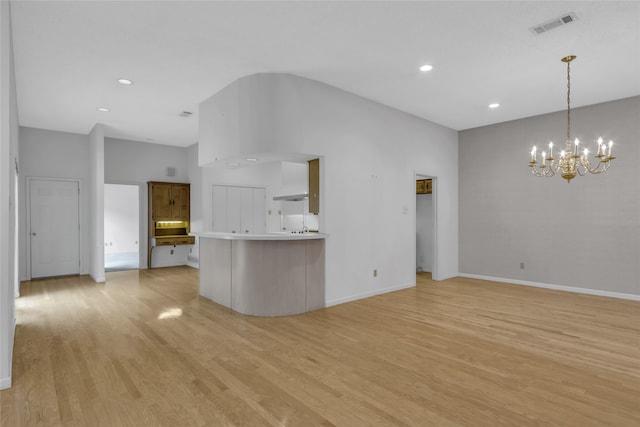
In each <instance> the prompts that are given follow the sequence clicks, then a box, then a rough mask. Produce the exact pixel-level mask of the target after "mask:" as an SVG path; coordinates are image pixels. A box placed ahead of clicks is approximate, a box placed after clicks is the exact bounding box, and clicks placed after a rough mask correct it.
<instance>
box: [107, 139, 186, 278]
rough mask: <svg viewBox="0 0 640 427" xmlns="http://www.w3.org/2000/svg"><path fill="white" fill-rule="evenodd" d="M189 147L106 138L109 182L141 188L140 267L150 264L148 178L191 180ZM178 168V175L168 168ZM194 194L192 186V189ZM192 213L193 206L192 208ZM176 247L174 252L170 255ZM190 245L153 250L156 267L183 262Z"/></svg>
mask: <svg viewBox="0 0 640 427" xmlns="http://www.w3.org/2000/svg"><path fill="white" fill-rule="evenodd" d="M187 152H188V149H187V148H182V147H172V146H168V145H161V144H151V143H148V142H138V141H129V140H122V139H115V138H105V143H104V164H105V166H104V168H105V173H104V179H105V182H106V183H108V184H136V185H139V187H140V192H139V194H140V210H139V211H140V267H141V268H144V267H145V266H146V265H147V244H148V234H149V228H148V226H149V225H148V222H147V217H148V209H147V208H148V205H147V197H148V196H147V181H168V182H189V167H188V162H187V158H188V156H187ZM168 167H173V168H175V169H176V176H173V177H169V176H167V175H166V174H167V168H168ZM191 191H192V193H193V188H192V189H191ZM191 211H192V212H193V207H192V208H191ZM172 249H173V251H174V253H173V254H171V250H172ZM189 249H192V247H191V246H190V245H188V246H177V247H175V248H173V247H157V248H154V249H153V259H154V263H153V266H154V267H167V266H172V265H184V264H186V262H187V256H188V254H189Z"/></svg>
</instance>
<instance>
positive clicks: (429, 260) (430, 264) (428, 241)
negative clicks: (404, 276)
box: [415, 173, 438, 280]
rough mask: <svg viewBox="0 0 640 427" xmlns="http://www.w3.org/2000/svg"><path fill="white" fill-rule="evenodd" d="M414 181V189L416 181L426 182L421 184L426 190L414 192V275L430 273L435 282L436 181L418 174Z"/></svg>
mask: <svg viewBox="0 0 640 427" xmlns="http://www.w3.org/2000/svg"><path fill="white" fill-rule="evenodd" d="M415 179H416V187H418V181H421V180H427V181H428V183H425V184H423V185H425V186H426V187H427V188H428V190H426V191H423V190H420V191H416V273H431V277H432V278H433V280H437V277H438V275H437V265H438V264H437V250H436V249H437V244H436V242H437V228H436V199H437V197H436V196H437V179H436V177H434V176H430V175H425V174H419V173H416V175H415Z"/></svg>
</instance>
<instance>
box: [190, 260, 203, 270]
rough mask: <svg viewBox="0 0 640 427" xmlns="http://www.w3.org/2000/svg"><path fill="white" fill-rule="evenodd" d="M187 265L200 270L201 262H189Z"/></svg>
mask: <svg viewBox="0 0 640 427" xmlns="http://www.w3.org/2000/svg"><path fill="white" fill-rule="evenodd" d="M187 265H188V266H189V267H191V268H195V269H196V270H200V263H199V262H191V261H187Z"/></svg>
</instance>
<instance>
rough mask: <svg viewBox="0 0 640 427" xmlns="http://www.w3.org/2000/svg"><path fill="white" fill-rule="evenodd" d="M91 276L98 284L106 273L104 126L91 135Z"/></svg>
mask: <svg viewBox="0 0 640 427" xmlns="http://www.w3.org/2000/svg"><path fill="white" fill-rule="evenodd" d="M89 197H90V202H89V247H90V248H91V249H90V251H89V257H90V261H89V274H90V275H91V278H93V280H95V281H96V282H104V281H105V280H106V277H105V273H104V126H103V125H102V124H99V123H98V124H96V125H95V126H94V127H93V129H92V130H91V132H90V133H89Z"/></svg>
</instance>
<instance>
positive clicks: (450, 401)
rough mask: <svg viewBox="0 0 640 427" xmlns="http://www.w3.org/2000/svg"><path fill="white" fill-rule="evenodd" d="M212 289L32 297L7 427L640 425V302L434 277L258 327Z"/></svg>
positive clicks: (178, 273)
mask: <svg viewBox="0 0 640 427" xmlns="http://www.w3.org/2000/svg"><path fill="white" fill-rule="evenodd" d="M197 275H198V273H197V271H196V270H193V269H190V268H188V267H179V268H168V269H155V270H152V271H146V270H140V271H124V272H115V273H108V274H107V279H108V281H107V283H106V284H95V283H93V282H91V280H90V279H88V278H87V277H72V278H60V279H53V280H42V281H32V282H27V283H24V284H23V285H22V296H21V297H20V298H19V300H18V301H17V316H18V323H19V325H18V328H17V333H16V342H15V352H14V369H13V382H14V386H13V388H12V389H9V390H6V391H3V392H1V393H0V402H1V410H2V412H1V418H0V421H1V424H2V426H3V427H4V426H6V427H9V426H11V427H13V426H38V425H47V426H56V425H64V426H74V425H77V426H85V425H86V426H147V425H162V426H172V427H173V426H192V425H194V426H225V425H238V426H262V425H268V426H283V425H286V426H304V427H306V426H316V425H319V426H348V427H354V426H385V425H389V426H449V425H451V426H492V427H493V426H580V427H585V426H617V427H619V426H635V427H637V426H640V302H632V301H624V300H617V299H610V298H602V297H594V296H588V295H579V294H571V293H563V292H557V291H549V290H544V289H536V288H528V287H524V286H517V285H507V284H499V283H492V282H484V281H479V280H472V279H451V280H447V281H443V282H432V281H431V280H430V276H429V275H428V274H420V275H419V276H418V279H417V280H418V286H417V287H416V288H412V289H408V290H403V291H398V292H393V293H390V294H386V295H382V296H378V297H373V298H368V299H366V300H361V301H357V302H353V303H348V304H343V305H340V306H336V307H332V308H329V309H323V310H319V311H316V312H313V313H308V314H305V315H299V316H293V317H284V318H256V317H246V316H242V315H239V314H236V313H233V312H232V311H230V310H228V309H226V308H223V307H220V306H218V305H216V304H214V303H212V302H210V301H207V300H205V299H202V298H199V297H198V293H197Z"/></svg>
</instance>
